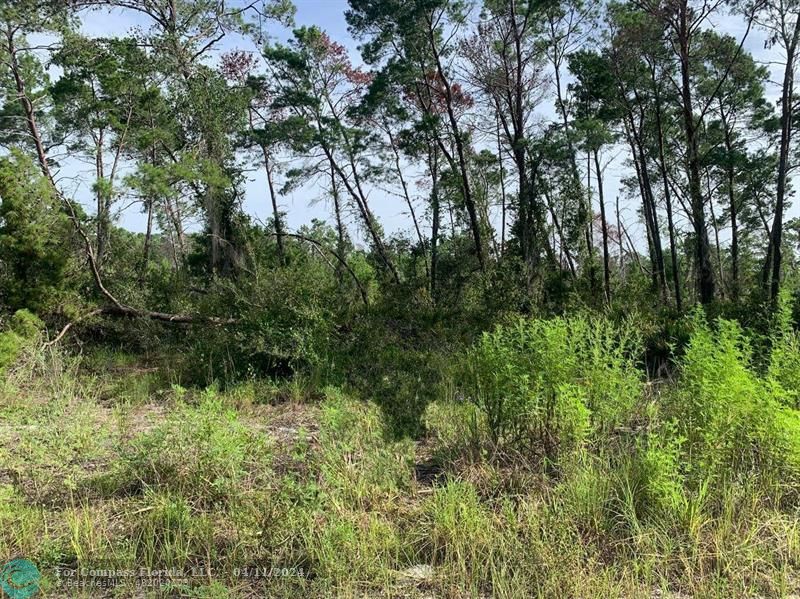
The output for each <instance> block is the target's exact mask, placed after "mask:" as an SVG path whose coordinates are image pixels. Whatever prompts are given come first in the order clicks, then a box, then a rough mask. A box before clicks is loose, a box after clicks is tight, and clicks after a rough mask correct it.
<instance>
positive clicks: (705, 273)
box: [677, 0, 715, 304]
mask: <svg viewBox="0 0 800 599" xmlns="http://www.w3.org/2000/svg"><path fill="white" fill-rule="evenodd" d="M678 11H679V26H678V32H677V33H678V44H679V53H680V69H681V100H682V107H681V108H682V112H683V126H684V134H685V137H686V153H687V158H688V163H689V197H690V202H691V208H692V221H693V224H694V233H695V262H696V268H697V283H698V287H699V289H700V301H701V303H703V304H708V303H710V302H711V301H712V300H713V299H714V290H715V289H714V271H713V269H712V266H711V256H710V253H711V251H710V243H709V239H708V229H707V227H706V216H705V208H704V204H705V202H704V199H703V192H702V187H701V185H702V184H701V181H700V156H699V151H698V140H697V124H696V123H695V120H694V113H693V109H692V87H691V74H690V72H689V69H690V64H689V60H690V58H689V41H690V40H689V38H690V36H691V32H690V30H689V28H690V22H689V19H690V16H689V7H688V2H687V0H682V1H681V3H680V6H679V8H678Z"/></svg>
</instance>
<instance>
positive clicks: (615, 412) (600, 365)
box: [463, 317, 641, 461]
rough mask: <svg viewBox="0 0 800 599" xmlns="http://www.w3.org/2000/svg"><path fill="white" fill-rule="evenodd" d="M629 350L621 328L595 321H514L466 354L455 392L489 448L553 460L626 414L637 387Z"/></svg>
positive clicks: (605, 430) (631, 341) (627, 336)
mask: <svg viewBox="0 0 800 599" xmlns="http://www.w3.org/2000/svg"><path fill="white" fill-rule="evenodd" d="M633 349H634V336H633V335H632V334H630V333H629V332H628V331H627V330H626V328H625V327H620V328H617V327H614V326H613V325H612V324H611V323H609V322H608V321H605V320H602V319H589V318H584V317H576V318H570V319H564V318H556V319H552V320H523V319H520V320H518V321H516V322H515V323H512V324H510V325H506V326H500V327H497V328H496V329H495V330H494V331H493V332H491V333H485V334H484V335H483V336H482V337H481V338H480V340H479V341H478V342H477V343H476V345H475V346H474V347H473V348H472V349H471V350H470V351H469V353H468V354H467V358H466V364H465V368H464V373H463V393H464V395H465V396H466V397H467V398H469V399H470V401H472V402H474V403H475V404H476V405H477V406H478V408H479V409H480V410H481V411H482V412H483V413H484V414H485V416H486V421H487V425H488V428H489V431H490V434H491V437H492V441H493V442H494V444H495V445H497V446H504V447H505V448H507V449H508V448H511V447H515V448H519V447H523V448H525V449H527V451H529V452H534V453H541V454H543V455H544V457H545V458H547V459H548V460H550V461H552V460H556V459H557V458H558V456H559V455H561V454H563V453H566V452H569V451H571V450H573V449H575V448H577V447H579V446H580V445H581V444H582V443H583V442H584V441H585V440H587V439H589V438H590V437H593V436H594V437H598V436H600V435H605V434H607V433H609V432H610V431H611V430H613V429H614V427H616V426H617V425H619V424H621V423H622V422H624V421H625V420H627V419H628V418H630V415H631V411H632V410H633V407H634V405H635V403H636V400H637V398H638V397H639V396H640V392H641V383H640V380H639V376H640V375H639V373H638V371H637V369H636V368H635V364H634V362H633V360H632V358H631V355H632V353H633Z"/></svg>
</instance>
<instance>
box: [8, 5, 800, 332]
mask: <svg viewBox="0 0 800 599" xmlns="http://www.w3.org/2000/svg"><path fill="white" fill-rule="evenodd" d="M90 11H105V14H110V15H115V14H119V12H120V11H122V12H125V13H129V14H130V15H134V16H135V17H136V19H137V22H141V23H143V24H142V25H141V26H140V27H136V28H134V29H131V30H130V31H129V32H128V33H127V34H126V35H125V36H109V37H102V36H101V37H90V36H87V35H84V34H83V33H81V27H80V25H81V19H82V18H83V17H84V16H85V15H87V14H88V13H89V12H90ZM293 12H294V7H293V6H292V5H291V3H290V2H288V1H287V0H263V1H262V0H258V1H254V2H249V1H242V2H230V1H226V0H69V1H66V2H65V1H63V0H61V1H59V0H20V1H18V2H14V3H4V5H3V7H2V8H0V28H2V45H1V46H2V47H0V75H1V79H0V80H1V81H2V87H0V105H1V106H2V112H0V144H1V145H2V147H3V148H4V150H3V155H2V157H1V158H0V161H1V163H0V198H2V203H1V204H0V239H2V240H3V244H2V249H0V274H2V276H3V278H4V281H5V285H4V290H3V291H2V292H1V293H2V301H3V303H5V304H7V305H8V306H10V307H34V308H36V306H37V305H38V304H42V303H46V298H47V297H50V296H52V294H53V290H54V289H56V288H58V287H59V285H62V282H63V280H64V279H67V278H69V277H75V276H78V275H75V271H82V272H85V273H86V275H87V277H88V279H87V280H85V281H83V282H82V283H81V284H79V285H78V286H77V288H76V290H77V293H79V294H83V295H84V296H87V297H96V298H98V299H100V300H101V301H102V306H103V307H102V308H101V311H102V313H106V314H116V315H128V316H130V315H140V316H146V317H149V318H154V319H157V320H165V321H170V320H171V321H178V322H184V321H185V322H190V321H193V320H195V319H196V318H197V317H196V316H195V315H194V313H195V312H200V311H201V310H199V308H198V307H197V305H193V304H191V303H185V304H184V305H183V306H179V307H181V308H182V309H180V310H177V311H166V309H165V308H164V306H166V305H170V306H171V305H172V304H171V303H170V302H167V301H164V300H163V296H164V293H163V290H162V291H158V290H156V289H150V290H149V292H148V293H147V294H143V293H142V291H141V289H142V287H146V286H148V285H150V286H151V287H152V286H153V283H152V280H153V279H152V273H153V272H154V271H158V272H160V273H161V274H162V275H163V276H164V277H167V278H168V279H169V280H170V281H171V284H173V285H174V284H175V281H177V280H180V281H182V282H183V283H184V284H185V286H186V288H187V290H188V291H190V292H191V291H192V290H194V291H195V292H196V295H200V296H202V294H203V293H207V290H204V289H198V288H197V286H196V284H195V283H196V282H197V281H198V280H201V281H208V280H211V279H213V280H215V281H221V282H222V283H221V284H223V285H229V286H233V287H237V286H238V287H239V288H244V287H246V286H247V284H248V283H247V282H246V281H248V280H251V279H253V277H257V275H258V271H259V268H260V266H259V265H261V266H263V263H265V262H267V263H269V264H270V265H271V266H273V267H275V268H282V267H288V266H289V265H290V264H291V262H292V260H293V259H294V258H293V253H292V252H293V251H294V247H295V246H303V247H304V248H306V251H308V252H310V253H311V254H313V255H315V256H317V258H318V259H319V260H321V261H323V262H324V263H326V264H328V265H329V266H330V268H331V270H332V271H333V272H335V274H336V276H337V280H338V281H339V282H340V284H341V285H343V286H344V285H348V286H353V287H354V288H356V289H357V290H358V293H359V296H360V297H361V298H362V299H363V301H364V302H365V303H367V304H368V303H369V301H370V300H369V297H368V296H369V293H370V292H371V290H370V289H369V287H370V282H369V281H368V280H367V279H368V278H370V277H372V278H373V279H374V280H375V281H377V283H376V284H378V285H379V286H380V287H381V288H382V289H390V288H391V287H392V286H395V287H398V286H401V287H402V286H405V287H407V288H413V289H414V290H415V291H416V292H418V293H420V294H422V295H424V296H425V297H426V298H427V301H428V302H430V303H431V304H433V305H436V304H437V303H447V302H449V301H450V298H452V297H453V294H454V293H456V294H457V293H458V292H459V291H458V290H461V289H463V287H464V284H465V283H464V282H465V281H467V280H473V279H476V278H477V279H479V280H481V281H483V282H484V283H483V284H484V286H485V288H486V289H489V290H492V291H491V292H493V293H503V291H502V290H504V289H507V288H508V286H509V285H510V286H511V287H512V288H513V289H514V290H515V292H516V293H517V294H518V295H519V297H521V298H523V299H522V300H521V303H523V304H524V305H527V306H536V305H546V304H548V303H552V302H554V301H555V302H563V301H564V300H563V297H564V294H565V293H571V292H572V293H578V294H579V295H581V297H583V298H584V300H585V301H587V302H590V303H593V304H595V305H604V304H605V305H610V304H611V303H612V302H614V301H615V300H616V299H617V297H621V298H622V299H623V301H624V300H625V299H630V295H629V293H630V291H631V289H633V288H634V287H635V286H636V285H639V286H640V287H641V288H643V289H645V290H646V291H645V292H646V293H648V294H649V295H650V297H652V298H653V299H654V301H656V302H658V303H659V304H661V305H664V306H672V307H674V308H675V309H677V310H679V311H680V310H683V309H684V307H686V306H687V305H689V304H693V303H695V302H696V301H699V302H701V303H703V304H709V303H711V302H715V301H727V302H733V303H739V302H742V301H744V300H746V299H749V298H758V299H759V300H763V299H772V300H774V299H775V298H777V296H778V293H779V291H780V289H781V285H782V283H783V282H784V281H785V280H787V279H788V278H790V277H791V275H792V272H793V266H794V264H795V262H796V255H795V251H794V249H795V247H796V245H797V241H798V233H800V230H798V226H797V225H798V223H797V221H793V220H791V219H788V218H787V214H788V212H787V211H788V209H789V207H790V203H791V202H790V200H791V196H792V177H793V173H794V171H795V168H796V165H797V144H796V140H795V129H796V125H795V121H794V116H795V111H796V109H797V97H796V94H795V91H794V84H795V66H796V64H797V53H798V48H797V45H798V40H799V39H800V19H798V13H799V12H800V3H799V2H797V1H796V0H728V1H723V0H703V1H699V0H633V1H628V2H603V3H595V2H584V1H583V0H483V1H482V2H466V1H462V0H349V1H348V4H347V6H346V8H345V18H346V21H347V24H348V27H349V30H350V32H351V35H352V37H353V39H355V40H356V41H357V43H358V55H357V56H356V55H354V52H352V51H351V50H349V49H348V48H347V47H346V46H345V45H343V43H342V41H343V40H338V41H337V40H335V39H332V38H331V37H330V36H329V35H328V34H327V33H326V32H325V31H323V30H322V29H321V28H319V27H299V28H294V29H292V27H293V20H292V16H293ZM720 23H723V24H732V25H731V27H730V29H731V33H730V34H729V33H726V31H725V29H726V27H721V26H720ZM734 30H735V32H736V35H733V31H734ZM756 39H763V40H765V42H764V44H765V47H766V48H767V50H768V52H767V54H768V56H770V57H771V63H772V64H771V65H765V64H762V63H761V62H760V61H759V60H757V59H756V58H755V57H754V56H753V55H752V54H751V52H750V51H749V50H748V48H750V47H753V43H754V40H756ZM234 46H235V47H234ZM232 48H233V49H232ZM769 66H772V70H770V68H769ZM775 74H777V76H778V77H779V80H778V81H773V80H772V78H773V76H774V75H775ZM70 161H71V162H80V163H81V164H86V165H89V167H88V168H90V169H91V171H92V172H91V175H88V174H87V175H86V180H87V187H88V188H90V189H91V195H92V204H93V206H91V207H90V209H89V210H88V212H87V210H86V208H89V207H87V206H84V205H83V204H84V203H85V202H84V203H82V202H80V201H78V200H77V199H76V198H75V197H73V195H72V194H73V190H74V189H75V186H74V185H73V182H72V181H71V179H70V178H69V177H66V176H64V173H66V172H69V169H68V168H67V167H66V165H68V164H70V163H71V162H70ZM609 165H613V167H614V168H615V169H620V170H622V171H623V172H624V175H623V176H622V178H621V183H620V187H619V190H618V194H617V197H608V190H609V188H610V185H609V183H608V181H607V179H608V169H609ZM255 171H259V172H260V173H261V174H260V176H259V178H258V180H263V181H265V185H264V189H263V197H262V198H259V201H263V203H264V205H266V206H268V209H269V213H270V219H269V222H268V223H267V224H266V225H264V226H261V227H258V226H256V225H255V224H254V220H253V218H252V217H251V216H250V215H248V214H246V212H245V211H244V209H243V207H242V202H243V198H244V193H245V192H244V189H245V185H246V183H247V181H248V178H250V177H252V176H253V173H254V172H255ZM297 189H300V190H304V191H308V190H313V193H314V194H316V196H321V197H322V198H323V199H325V201H326V205H327V206H329V207H330V223H331V224H330V225H327V224H325V225H323V224H322V223H314V224H312V225H310V226H308V227H304V228H303V229H302V230H299V231H291V230H289V227H288V225H287V222H286V214H285V213H284V212H283V211H282V210H281V197H282V195H284V194H286V193H289V192H290V191H292V190H297ZM620 196H622V199H623V207H622V208H621V206H620ZM376 197H377V198H378V199H377V200H376ZM376 202H381V203H384V204H386V203H391V206H392V207H395V206H398V207H399V208H397V209H398V210H401V211H402V212H403V213H404V214H405V215H406V218H407V221H408V226H407V229H408V231H410V234H387V233H386V231H385V230H384V229H383V227H382V226H381V223H380V219H379V218H378V216H377V214H376V210H375V204H376ZM132 206H137V207H138V209H140V210H141V211H142V214H143V222H145V223H146V225H145V231H144V232H143V233H142V234H141V235H137V236H134V237H135V240H134V241H131V240H130V239H128V238H126V237H125V236H124V232H122V231H120V230H119V227H118V226H117V223H116V220H117V218H118V216H119V213H120V211H121V210H123V209H129V208H130V207H132ZM624 207H634V208H635V214H636V218H635V221H636V222H635V223H633V224H631V222H630V219H626V218H625V217H624V216H623V214H624V212H625V210H624ZM626 221H627V222H626ZM191 222H198V223H200V224H199V227H195V228H192V226H191V225H190V224H188V223H191ZM354 225H355V228H356V229H357V230H358V232H359V233H360V234H361V236H362V238H363V239H364V240H365V244H366V248H365V249H364V250H363V252H362V254H363V257H364V260H365V261H366V262H365V264H366V265H367V266H368V267H369V268H368V270H364V269H365V268H367V267H366V266H363V265H361V263H358V264H356V263H355V262H354V256H355V255H356V253H358V252H359V251H360V250H358V248H356V246H355V244H354V241H353V232H354V230H355V229H354ZM125 239H128V240H127V241H125ZM264 248H266V249H264ZM70 256H72V258H70ZM122 272H124V273H125V277H122V276H121V275H120V273H122ZM366 272H369V273H371V274H369V276H367V275H365V273H366ZM164 273H166V274H164ZM170 277H171V278H170ZM509 281H510V283H509ZM504 285H505V287H504ZM62 286H63V285H62ZM454 290H455V291H454ZM159 293H161V296H159ZM159 297H161V298H162V299H161V300H159ZM148 302H149V303H148ZM190 304H191V305H190ZM95 308H96V306H95ZM227 316H230V315H227ZM227 316H226V315H216V316H205V317H203V318H204V319H205V320H206V321H211V322H217V323H226V322H233V320H232V319H230V318H228V317H227Z"/></svg>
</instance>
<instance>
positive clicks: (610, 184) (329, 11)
mask: <svg viewBox="0 0 800 599" xmlns="http://www.w3.org/2000/svg"><path fill="white" fill-rule="evenodd" d="M295 5H296V7H297V12H296V15H295V22H296V24H297V25H317V26H319V27H321V28H322V29H324V30H326V31H327V32H328V33H329V35H330V36H331V37H332V38H333V39H334V40H336V41H338V42H340V43H342V44H344V45H345V47H347V48H348V49H349V50H350V51H351V55H352V58H353V60H354V61H356V62H358V51H357V43H356V41H355V40H353V39H352V37H351V36H350V34H349V32H348V31H347V24H346V22H345V18H344V11H345V10H346V9H347V0H295ZM713 26H714V28H715V29H716V30H717V31H721V32H725V33H729V34H730V35H733V36H735V37H737V38H739V37H741V35H742V34H743V33H744V23H743V22H742V21H741V20H740V19H734V18H730V17H727V16H720V17H717V18H716V21H715V23H713ZM132 27H145V28H146V27H149V23H148V22H147V21H146V18H145V17H142V16H140V15H137V14H136V13H133V12H130V11H124V10H114V11H112V12H106V11H95V12H89V13H86V14H85V15H84V17H83V30H84V32H85V33H86V34H88V35H92V36H109V35H121V34H124V33H126V32H127V31H128V30H130V29H131V28H132ZM271 33H272V35H273V36H274V37H275V38H277V39H286V38H287V36H288V35H289V33H290V32H289V30H287V29H284V28H282V27H281V26H280V25H277V24H275V25H274V26H272V29H271ZM763 42H764V35H763V34H762V33H761V32H759V31H755V30H754V31H752V32H751V33H750V37H749V38H748V42H747V44H746V47H747V48H748V50H750V51H751V52H752V53H753V54H754V55H755V57H756V58H757V59H758V60H762V61H764V62H770V61H771V60H774V59H775V58H776V57H775V56H774V55H773V52H772V51H769V50H765V49H764V43H763ZM234 48H241V49H254V46H253V45H252V42H249V41H248V40H244V39H241V38H238V37H236V36H231V37H229V38H226V39H225V40H223V42H221V43H220V46H219V50H220V51H226V50H231V49H234ZM771 68H772V69H773V72H774V73H775V75H776V77H774V78H775V79H777V78H778V77H777V74H778V73H779V71H780V69H781V65H779V64H773V65H771ZM775 94H776V90H775V89H773V90H770V96H771V97H775ZM541 115H542V116H545V117H548V116H550V117H552V115H553V112H552V100H545V103H544V105H543V107H542V110H541ZM627 156H628V153H627V151H626V150H625V149H624V148H622V147H619V148H616V149H614V150H613V151H611V152H609V153H608V155H607V156H606V163H607V167H606V170H605V173H604V176H605V185H604V191H605V196H606V202H607V203H608V204H609V205H610V206H613V203H614V202H615V200H616V197H617V196H618V195H621V191H620V179H621V178H622V177H629V176H631V175H632V173H631V171H630V169H628V168H627V167H626V166H625V165H624V161H625V160H626V159H627ZM84 173H85V175H84V176H81V175H83V174H84ZM62 174H65V175H67V176H71V177H74V176H75V175H77V177H76V178H77V179H78V180H83V183H82V184H80V185H77V186H75V187H74V192H75V194H76V197H77V198H79V199H86V200H89V198H90V193H89V188H90V186H91V181H92V172H91V167H90V166H81V165H79V164H77V163H74V161H73V163H68V164H65V166H64V168H63V170H62ZM248 177H249V181H248V183H247V185H246V194H245V200H244V209H245V211H246V212H247V213H248V214H251V215H253V216H254V217H255V218H257V219H261V220H263V219H266V218H267V217H268V216H269V215H270V214H271V207H270V204H269V197H268V195H267V187H266V179H265V177H264V176H263V174H261V173H260V172H259V171H254V172H251V173H249V174H248ZM408 179H409V180H411V181H413V180H414V175H413V173H411V174H409V176H408ZM412 190H413V185H412ZM420 195H421V194H420ZM370 201H371V205H372V208H373V210H374V211H375V213H376V214H377V216H378V218H379V219H380V220H381V223H382V224H383V226H384V228H385V229H386V230H387V231H389V232H396V231H405V232H410V231H411V222H410V219H409V218H408V215H407V214H406V212H407V211H406V208H405V205H404V203H403V202H402V201H401V200H400V199H399V198H397V197H395V196H391V195H388V194H386V193H385V192H383V191H381V190H372V192H371V195H370ZM620 203H621V206H622V207H623V221H624V222H625V223H626V225H627V227H628V228H629V230H630V231H631V232H632V234H633V235H634V237H636V238H637V243H642V242H643V235H644V233H643V229H642V227H641V226H640V225H639V224H638V222H637V221H638V218H637V216H636V209H637V208H638V203H639V201H638V199H634V200H633V201H632V202H629V201H628V200H626V199H625V197H624V196H623V197H622V198H621V202H620ZM280 206H281V209H282V210H283V211H285V212H286V214H287V220H288V223H289V227H290V229H292V230H295V229H297V228H299V227H300V226H301V225H303V224H307V223H309V222H310V221H311V219H312V218H320V219H323V220H328V221H329V222H330V220H331V217H330V214H331V209H330V207H329V205H328V201H327V190H326V188H325V187H324V186H320V185H314V184H309V185H306V186H304V187H302V188H300V189H297V190H295V191H293V192H291V193H289V194H287V195H285V196H282V197H281V198H280ZM90 209H91V208H90ZM423 209H424V206H423V205H422V203H420V204H419V205H418V206H417V210H418V213H421V212H422V211H423ZM595 210H597V207H596V206H595ZM717 210H718V213H719V211H721V207H717ZM796 214H797V209H796V208H794V209H792V210H791V213H790V216H794V215H796ZM119 222H120V224H122V225H123V226H125V227H127V228H129V229H132V230H137V231H141V230H143V229H144V226H145V219H144V216H143V215H142V214H141V213H140V212H139V210H138V209H136V208H130V209H127V210H125V211H124V212H122V213H121V215H120V220H119ZM678 222H679V224H680V223H685V220H684V219H682V218H679V219H678ZM354 233H355V230H354ZM723 239H727V234H726V233H723Z"/></svg>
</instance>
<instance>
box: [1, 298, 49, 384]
mask: <svg viewBox="0 0 800 599" xmlns="http://www.w3.org/2000/svg"><path fill="white" fill-rule="evenodd" d="M43 326H44V325H43V323H42V321H41V320H39V318H38V317H36V316H35V315H34V314H31V313H30V312H28V311H27V310H17V311H16V312H15V313H14V315H13V316H12V317H11V320H10V322H9V326H8V330H6V331H3V332H0V373H2V372H3V370H4V369H5V368H6V367H8V366H10V365H11V364H12V363H13V362H14V361H16V359H17V357H18V356H19V354H20V352H21V351H22V349H23V348H24V347H25V346H26V344H34V343H36V342H37V341H38V340H39V337H40V335H41V330H42V327H43Z"/></svg>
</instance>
